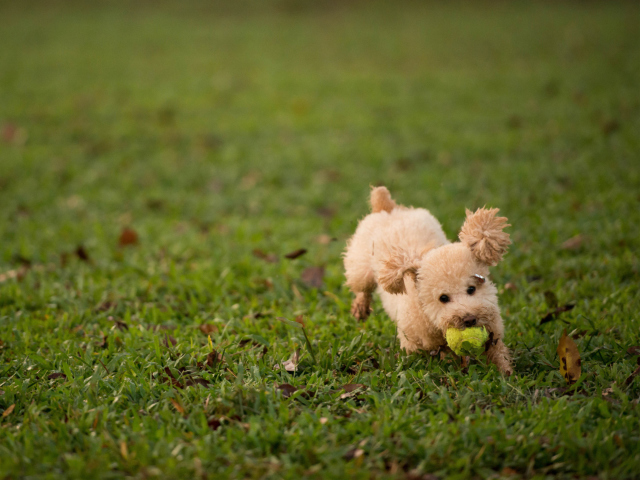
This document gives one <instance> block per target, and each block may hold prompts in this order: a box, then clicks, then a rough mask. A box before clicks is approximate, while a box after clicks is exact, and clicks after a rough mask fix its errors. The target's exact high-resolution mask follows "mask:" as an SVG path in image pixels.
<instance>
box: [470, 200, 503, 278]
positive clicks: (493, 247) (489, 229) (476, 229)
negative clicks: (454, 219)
mask: <svg viewBox="0 0 640 480" xmlns="http://www.w3.org/2000/svg"><path fill="white" fill-rule="evenodd" d="M499 211H500V209H499V208H492V209H487V208H479V209H478V210H476V212H475V213H472V212H471V211H470V210H467V211H466V213H467V219H466V221H465V222H464V225H463V226H462V230H460V235H459V238H460V241H461V242H462V243H465V244H467V245H468V246H469V248H470V249H471V252H473V254H474V255H475V256H476V258H477V259H478V260H480V261H481V262H482V263H486V264H487V265H492V266H493V265H497V264H498V263H499V262H500V260H502V256H503V255H504V254H505V253H506V252H507V248H508V247H509V245H510V244H511V240H510V239H509V234H508V233H506V232H503V231H502V230H503V229H504V228H506V227H510V226H511V225H509V224H508V223H507V218H506V217H496V213H498V212H499Z"/></svg>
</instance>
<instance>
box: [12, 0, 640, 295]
mask: <svg viewBox="0 0 640 480" xmlns="http://www.w3.org/2000/svg"><path fill="white" fill-rule="evenodd" d="M638 13H639V8H638V4H637V2H628V3H625V2H506V1H479V2H457V1H456V2H436V1H430V2H418V1H415V2H412V1H399V2H375V1H374V2H370V1H366V2H365V1H347V2H340V1H320V2H312V1H304V0H280V1H278V0H274V1H267V2H257V1H255V2H252V1H243V2H231V3H230V2H204V1H190V2H180V3H178V2H164V1H160V2H157V1H153V2H151V1H141V2H128V1H108V2H99V3H97V2H96V3H94V2H90V3H87V2H73V1H46V2H44V1H43V2H37V1H27V2H3V3H2V4H1V15H0V25H1V28H0V128H1V129H2V137H1V139H0V204H1V205H2V209H1V211H2V215H1V217H0V232H1V233H0V263H1V264H3V265H4V266H5V267H6V268H10V267H12V266H15V265H16V262H19V260H20V259H21V258H22V259H28V260H29V261H32V262H43V263H44V262H52V261H53V262H57V261H58V257H59V256H60V254H61V252H66V251H71V250H73V249H74V248H76V247H77V246H78V245H82V246H83V247H85V248H86V249H88V251H90V252H91V254H92V256H93V258H94V259H96V260H97V261H99V260H98V259H111V258H114V255H115V253H114V252H115V247H116V245H117V239H118V235H119V234H120V232H121V229H122V228H124V227H128V226H131V227H132V228H135V230H136V231H137V233H138V234H139V235H140V237H141V241H142V242H143V244H145V245H146V246H147V247H149V246H153V247H154V249H155V250H153V249H152V250H153V251H156V250H158V249H160V248H164V249H169V250H170V251H173V252H174V253H175V254H176V255H178V256H179V255H183V256H184V257H189V258H192V257H193V258H206V257H207V256H208V255H210V254H212V253H211V252H213V251H215V252H216V253H215V255H216V256H218V259H220V258H224V259H225V262H227V263H228V262H229V261H232V263H233V261H236V260H239V259H241V258H245V259H246V261H247V262H249V261H250V260H249V259H250V258H251V255H250V252H251V249H252V248H254V247H256V246H258V247H260V248H263V249H265V250H267V251H279V252H285V251H288V250H290V249H292V248H295V247H299V246H308V245H311V244H314V245H315V242H316V240H317V239H318V237H319V236H320V235H324V236H323V237H321V239H320V243H319V246H318V247H317V249H318V251H317V252H316V255H317V258H318V261H319V262H323V263H329V264H330V265H335V269H334V273H335V278H336V280H335V284H336V286H337V285H339V284H340V281H341V280H340V278H339V277H340V275H341V274H340V270H341V265H340V260H339V257H338V254H339V252H340V251H341V250H342V248H343V245H344V240H345V239H346V238H347V237H348V235H350V233H351V232H352V231H353V229H354V227H355V225H356V222H357V220H358V218H360V217H361V216H362V215H364V214H365V213H366V212H367V210H368V207H367V198H368V189H369V185H378V184H385V185H387V186H388V187H389V188H390V189H391V191H392V193H393V194H394V196H395V197H396V198H397V199H398V201H399V202H402V203H406V204H414V205H416V206H424V207H427V208H429V209H430V210H431V211H432V212H433V213H434V214H435V215H436V216H437V217H438V218H439V219H440V220H441V221H442V222H443V224H444V227H445V231H446V232H447V234H448V235H449V237H450V238H455V236H456V235H457V231H458V229H459V226H460V225H461V223H462V220H463V217H464V208H465V207H469V208H474V207H478V206H482V205H485V204H487V205H491V206H498V207H500V208H501V209H502V211H503V213H504V214H506V215H507V216H508V217H509V218H510V219H511V221H512V223H513V225H514V229H513V235H514V239H515V240H516V245H517V247H515V249H514V255H516V256H517V255H521V257H520V258H519V259H517V260H513V262H516V261H517V262H518V266H519V267H523V266H524V267H526V268H530V269H532V271H533V270H536V271H539V270H545V269H547V268H548V267H547V266H546V265H548V262H549V260H550V259H551V258H554V257H553V256H554V255H556V253H555V252H549V246H553V245H555V246H557V245H560V244H561V243H562V242H564V241H566V240H567V239H570V238H573V237H575V236H576V235H582V236H583V237H584V238H586V237H589V236H590V237H591V238H592V239H595V240H593V241H592V242H591V243H590V244H589V246H588V248H592V249H593V252H594V253H595V252H601V251H602V248H603V247H606V248H607V249H609V251H610V253H611V254H612V255H614V256H615V255H621V254H622V253H624V252H625V251H629V249H630V246H634V245H636V246H637V244H638V240H637V239H638V230H637V228H638V227H637V224H638V220H640V218H639V217H638V213H637V212H638V206H639V205H638V202H639V197H638V191H639V190H638V187H639V186H640V185H639V184H640V181H639V176H638V172H639V168H638V165H639V164H640V162H639V160H640V158H639V151H640V148H639V145H638V142H639V137H638V132H639V131H640V128H639V127H640V122H639V110H640V94H639V91H638V80H639V79H640V75H639V68H640V49H639V46H640V35H638V33H639V31H638V30H639V29H638V25H639V24H638V18H639V15H638ZM327 236H328V237H329V238H330V239H331V238H337V239H338V240H339V241H337V242H329V240H327ZM327 242H329V244H327ZM621 245H622V246H621ZM156 247H157V248H156ZM583 247H584V246H583ZM145 252H147V254H148V253H149V250H145ZM116 253H117V252H116ZM141 255H143V256H144V253H141ZM115 256H116V257H117V255H115ZM634 258H635V257H634ZM16 259H17V260H16ZM105 261H106V260H105ZM627 263H628V262H627ZM632 263H633V262H632ZM635 265H636V266H637V261H635ZM585 266H586V265H585ZM636 268H637V267H636ZM631 273H633V272H631ZM627 274H629V272H628V271H627ZM621 275H622V274H621Z"/></svg>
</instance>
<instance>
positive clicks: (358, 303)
mask: <svg viewBox="0 0 640 480" xmlns="http://www.w3.org/2000/svg"><path fill="white" fill-rule="evenodd" d="M371 206H372V210H373V212H372V213H371V214H369V215H367V216H366V217H365V218H363V219H362V220H361V221H360V223H359V224H358V228H357V229H356V232H355V234H354V235H353V237H352V238H351V239H350V240H349V242H348V244H347V249H346V251H345V254H344V265H345V275H346V277H347V285H348V286H349V287H350V288H351V290H352V291H353V292H354V293H355V294H356V298H355V300H354V302H353V305H352V313H353V315H354V316H355V317H356V318H357V319H359V320H364V319H365V318H367V317H368V316H369V314H370V313H371V301H372V293H373V292H374V291H375V290H376V288H377V292H378V294H379V296H380V298H381V300H382V304H383V306H384V309H385V311H386V312H387V314H388V315H389V316H390V317H391V318H392V319H393V320H394V321H395V322H396V323H397V325H398V337H399V339H400V345H401V347H402V348H404V349H405V350H406V351H407V352H413V351H416V350H427V351H433V350H438V349H440V348H442V347H446V340H445V337H444V333H445V332H446V330H447V329H448V328H450V327H456V328H464V327H465V321H466V320H468V319H469V318H470V317H473V318H475V321H476V323H477V326H484V327H485V328H487V330H488V331H489V332H490V333H491V334H492V335H493V337H492V338H493V342H492V343H491V345H489V346H488V350H487V352H486V355H487V358H488V359H489V360H490V361H491V362H493V363H495V364H496V365H497V366H498V368H499V369H500V370H501V371H502V372H504V373H507V374H508V373H510V372H511V358H510V354H509V350H508V349H507V347H506V346H505V345H504V343H503V341H502V338H503V336H504V326H503V322H502V317H501V316H500V308H499V307H498V298H497V289H496V287H495V285H493V283H492V282H491V281H490V279H489V266H491V265H495V264H496V263H498V262H499V261H500V259H501V258H502V255H503V254H504V253H505V252H506V249H507V246H508V245H509V243H510V241H509V235H508V234H506V233H504V232H503V231H502V228H504V227H506V226H507V225H506V218H495V214H496V213H497V212H498V209H491V210H488V209H484V208H482V209H479V210H478V211H476V212H475V213H473V214H472V213H471V212H468V211H467V219H466V221H465V224H464V226H463V227H462V231H461V232H460V239H461V240H462V241H461V242H458V243H450V242H449V241H448V240H447V238H446V236H445V235H444V232H443V231H442V227H441V226H440V223H439V222H438V221H437V220H436V219H435V218H434V217H433V215H431V214H430V213H429V212H428V211H427V210H425V209H422V208H407V207H404V206H402V205H397V204H396V203H395V202H394V201H393V200H392V199H391V195H390V194H389V191H388V190H387V189H386V188H384V187H377V188H375V189H373V190H372V192H371ZM477 275H481V276H482V277H484V278H485V279H486V281H484V282H483V281H480V280H479V279H478V277H477ZM470 286H473V287H475V291H474V292H473V294H469V293H468V291H469V287H470ZM442 295H447V296H448V297H449V298H450V302H447V303H443V302H441V301H440V297H441V296H442Z"/></svg>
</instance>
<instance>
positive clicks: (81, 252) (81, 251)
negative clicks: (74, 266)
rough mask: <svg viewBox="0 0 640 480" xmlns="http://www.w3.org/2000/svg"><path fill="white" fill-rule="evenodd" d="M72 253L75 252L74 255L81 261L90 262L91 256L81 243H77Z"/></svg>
mask: <svg viewBox="0 0 640 480" xmlns="http://www.w3.org/2000/svg"><path fill="white" fill-rule="evenodd" d="M74 253H75V254H76V257H78V258H79V259H80V260H82V261H83V262H88V263H89V262H91V257H89V253H88V252H87V250H86V249H85V248H84V247H83V246H82V245H78V247H77V248H76V251H75V252H74Z"/></svg>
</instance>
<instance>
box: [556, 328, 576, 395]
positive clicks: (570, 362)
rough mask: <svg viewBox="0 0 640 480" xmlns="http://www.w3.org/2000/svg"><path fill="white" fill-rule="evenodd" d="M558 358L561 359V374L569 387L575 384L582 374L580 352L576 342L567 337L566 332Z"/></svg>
mask: <svg viewBox="0 0 640 480" xmlns="http://www.w3.org/2000/svg"><path fill="white" fill-rule="evenodd" d="M558 357H560V373H561V374H562V376H563V377H564V379H565V380H566V381H567V383H568V384H569V385H571V384H573V383H575V382H576V381H577V380H578V378H580V374H581V372H582V370H581V368H580V364H581V361H580V352H578V347H577V346H576V342H574V341H573V339H572V338H571V337H568V336H567V331H566V330H565V331H564V333H563V334H562V337H561V338H560V342H559V343H558Z"/></svg>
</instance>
